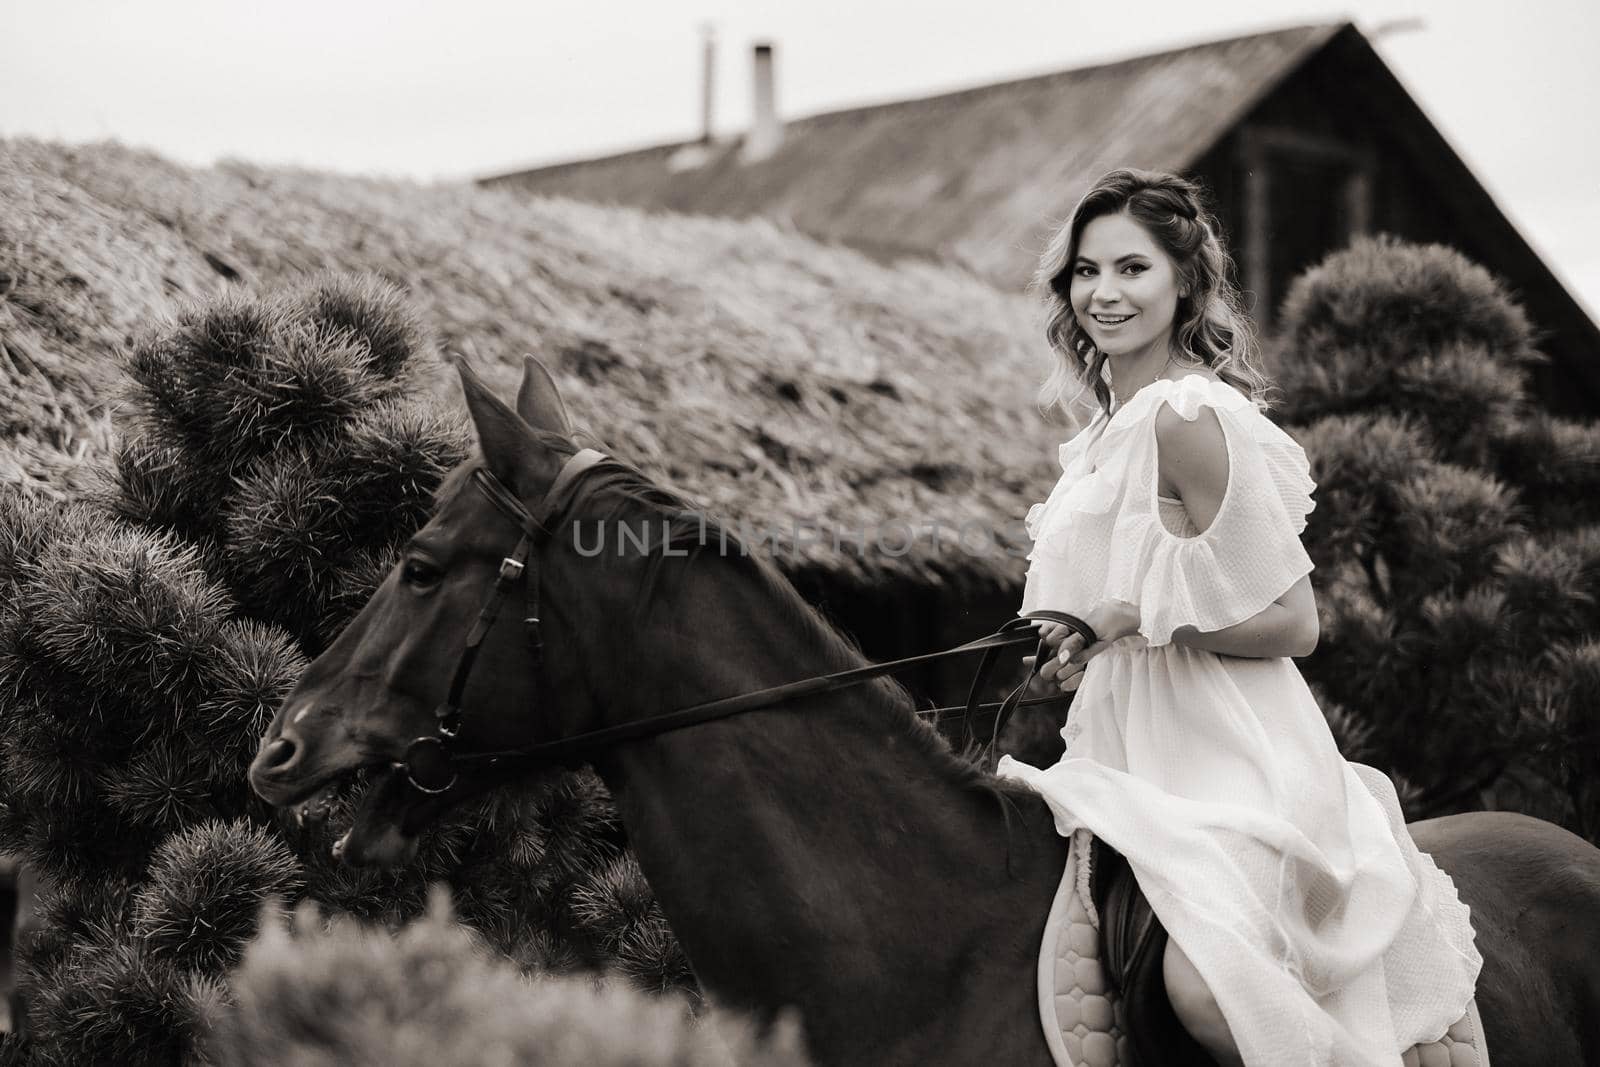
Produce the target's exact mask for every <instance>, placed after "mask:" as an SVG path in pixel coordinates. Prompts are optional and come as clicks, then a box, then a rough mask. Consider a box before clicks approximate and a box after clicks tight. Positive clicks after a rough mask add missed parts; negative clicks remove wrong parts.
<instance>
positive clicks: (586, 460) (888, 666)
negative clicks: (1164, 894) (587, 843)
mask: <svg viewBox="0 0 1600 1067" xmlns="http://www.w3.org/2000/svg"><path fill="white" fill-rule="evenodd" d="M601 464H613V465H617V466H625V465H623V464H620V463H618V462H617V461H616V460H614V459H611V458H610V457H608V456H606V455H605V454H604V453H602V452H599V451H597V450H596V449H592V448H585V449H582V450H580V451H579V452H577V453H575V454H574V455H573V456H572V457H571V458H569V459H568V460H567V462H566V463H565V464H564V465H563V466H562V468H561V472H560V473H559V474H558V475H557V476H556V479H555V481H554V482H552V483H551V485H550V489H549V491H548V492H546V494H545V496H544V499H543V501H541V503H540V506H539V508H538V515H537V516H536V515H534V514H533V513H531V512H529V511H528V509H527V508H525V507H524V506H523V504H522V502H521V501H520V500H518V499H517V497H516V496H515V495H514V494H513V493H511V492H510V490H508V489H507V488H506V487H505V486H504V485H503V484H502V483H501V482H500V480H499V479H498V478H496V477H495V476H494V475H493V474H491V473H490V472H489V471H488V470H486V469H485V468H483V467H477V468H475V469H474V470H473V471H472V475H471V477H472V483H473V485H475V486H476V487H477V488H478V490H479V491H480V492H482V493H483V494H484V495H485V496H486V497H487V498H488V499H489V501H490V502H491V503H492V504H494V506H495V507H496V508H497V509H498V510H499V511H500V512H501V513H502V514H504V515H505V516H506V517H507V518H509V519H510V520H511V521H512V522H513V523H515V524H516V526H517V528H518V529H519V530H520V531H521V537H520V538H519V539H518V540H517V545H516V548H514V549H513V550H512V552H511V554H510V555H509V556H507V557H505V559H503V560H502V561H501V563H500V570H499V573H498V575H497V576H496V578H495V583H494V588H493V589H492V590H491V591H490V594H489V598H488V600H487V601H486V602H485V603H484V605H483V608H482V610H480V611H479V613H478V618H477V621H476V622H474V623H473V626H472V630H471V631H470V632H469V633H468V634H467V641H466V646H465V647H464V648H463V650H462V653H461V659H460V660H458V661H457V663H456V670H455V674H454V675H453V676H452V678H451V680H450V691H449V695H448V696H447V697H446V698H445V701H444V703H442V704H440V705H439V707H438V709H437V710H436V711H435V712H434V715H435V717H436V719H437V720H438V729H437V731H436V732H435V733H434V734H433V735H431V736H427V737H419V738H417V739H416V740H414V741H412V742H411V744H410V745H409V746H408V747H407V748H406V752H405V756H404V758H403V759H402V760H401V761H400V762H399V763H397V764H395V766H396V767H397V768H403V769H404V770H405V772H406V777H407V780H408V781H409V782H410V784H411V786H412V787H413V788H414V789H417V790H419V791H420V792H423V793H429V794H436V793H443V792H444V791H446V790H447V789H449V788H451V787H452V786H453V785H455V784H456V781H457V780H458V778H459V776H460V772H461V770H462V769H464V768H468V767H472V766H476V765H479V764H491V765H493V764H501V763H507V764H511V765H513V766H523V765H526V766H530V767H531V766H542V765H549V764H564V763H571V762H573V761H574V760H575V759H576V758H577V757H578V756H581V755H583V754H585V753H590V752H595V751H599V750H603V749H605V748H609V747H611V746H613V745H616V744H620V743H622V742H624V741H633V740H638V739H639V738H643V737H651V736H654V735H656V734H661V733H666V732H667V731H669V730H681V729H683V728H684V727H687V726H695V725H698V724H700V723H704V722H711V721H713V720H716V719H725V718H728V717H729V716H732V715H738V714H740V713H742V712H746V711H754V710H756V709H758V708H768V707H771V706H773V705H775V704H780V703H783V702H785V701H789V700H794V699H796V698H798V697H803V696H814V695H816V694H819V693H829V692H833V691H834V690H837V689H844V688H847V687H849V686H853V685H859V684H861V683H862V682H866V681H869V680H871V679H873V678H880V677H883V676H884V675H887V674H891V673H893V672H894V671H897V670H899V669H901V668H902V667H908V666H910V665H912V664H915V663H925V662H928V661H931V660H937V659H943V658H945V657H947V656H955V655H963V654H966V653H971V652H982V653H983V659H982V660H981V661H980V662H979V664H978V668H977V671H976V673H975V674H974V676H973V679H972V685H971V687H970V689H969V690H968V692H967V702H966V704H964V705H961V706H959V707H947V708H930V709H927V710H925V711H919V712H917V714H918V715H925V716H933V717H934V718H935V721H936V722H937V721H939V719H941V718H943V717H944V716H945V714H946V713H948V712H953V711H960V712H961V713H962V734H963V739H964V743H966V744H971V743H972V742H973V741H974V740H975V735H974V731H973V719H974V717H975V716H976V715H977V713H978V711H979V710H980V709H988V708H995V709H997V711H996V714H995V719H994V726H993V729H992V730H991V732H990V736H989V741H988V743H987V744H986V745H985V746H984V749H983V759H984V761H985V762H987V760H988V759H989V757H990V755H992V752H993V749H994V746H995V744H996V743H997V741H998V740H999V737H1000V732H1001V730H1002V729H1004V728H1005V725H1006V723H1007V722H1008V721H1009V720H1010V718H1011V715H1012V713H1013V712H1014V711H1015V710H1016V709H1017V708H1018V707H1020V706H1026V705H1034V704H1046V703H1055V702H1058V701H1060V700H1064V699H1067V694H1061V695H1060V696H1047V697H1036V698H1033V699H1031V700H1023V699H1022V694H1023V692H1024V691H1025V690H1026V689H1027V686H1028V679H1026V678H1025V679H1023V681H1022V682H1021V684H1019V685H1018V686H1017V687H1016V688H1015V689H1014V690H1012V692H1011V694H1010V695H1009V696H1007V697H1006V698H1005V700H1003V701H1001V702H999V703H998V704H995V703H989V704H980V703H979V700H978V698H979V696H980V695H981V694H982V692H983V688H984V686H985V684H986V683H987V681H988V678H989V675H990V674H991V673H992V671H993V668H994V664H995V662H996V660H997V659H998V658H999V654H1000V650H1001V649H1003V648H1007V647H1009V646H1011V645H1017V644H1022V643H1023V642H1025V641H1030V640H1037V642H1038V644H1037V648H1036V650H1035V659H1034V670H1035V671H1038V670H1039V668H1040V667H1042V666H1043V664H1044V653H1045V652H1046V650H1047V649H1046V645H1045V642H1044V639H1043V638H1041V637H1037V636H1036V634H1035V633H1034V631H1033V628H1032V623H1033V622H1035V621H1040V620H1042V621H1048V622H1056V623H1061V624H1062V625H1065V626H1067V627H1068V628H1070V629H1072V630H1073V631H1075V632H1076V633H1078V634H1079V635H1080V636H1081V637H1083V639H1084V642H1085V647H1087V646H1089V645H1093V644H1095V643H1096V642H1097V641H1098V640H1099V639H1098V637H1097V636H1096V635H1095V632H1094V630H1093V628H1091V627H1090V626H1089V624H1088V623H1086V622H1084V621H1083V620H1082V619H1079V618H1077V617H1076V616H1073V615H1069V614H1067V613H1066V612H1062V611H1035V612H1029V613H1028V614H1026V615H1019V616H1018V617H1017V618H1015V619H1008V620H1007V621H1006V622H1005V623H1004V624H1003V625H1002V626H1001V627H1000V628H999V629H998V630H996V631H995V632H994V633H992V634H988V635H986V636H984V637H980V638H977V639H976V640H973V641H968V642H967V643H965V644H962V645H957V646H955V647H954V648H947V649H943V650H941V651H938V652H925V653H922V654H920V655H915V656H906V657H904V658H903V659H897V660H890V661H887V662H885V663H874V664H869V665H867V666H865V667H855V668H852V669H849V670H843V671H836V672H834V673H832V674H824V675H818V676H815V677H811V678H802V679H800V680H799V681H794V682H788V683H785V684H783V685H775V686H771V687H768V688H766V689H757V690H755V691H753V692H749V693H741V694H739V695H737V696H730V697H723V698H720V699H717V700H711V701H707V702H705V703H701V704H695V705H693V706H692V707H687V708H679V709H677V710H676V711H669V712H665V713H663V714H661V715H655V716H651V717H650V718H646V719H639V720H636V721H633V722H626V723H618V724H617V725H614V726H606V727H602V728H600V729H598V730H590V731H587V732H585V733H581V734H574V735H573V736H571V737H563V738H559V739H557V740H553V741H542V742H537V743H535V744H531V745H525V746H523V747H521V748H513V749H504V750H501V751H496V752H472V753H458V752H456V751H454V743H455V740H456V738H457V736H458V735H459V734H460V732H461V724H462V720H463V718H464V712H463V710H462V706H461V700H462V696H463V694H464V692H465V690H466V685H467V679H468V677H469V676H470V675H471V673H472V667H473V664H474V662H475V661H476V660H477V655H478V649H479V647H480V646H481V645H482V643H483V639H484V637H485V636H487V634H488V632H489V629H490V628H491V627H492V626H493V625H494V622H495V620H496V618H498V617H499V613H500V609H501V606H502V604H503V602H504V600H505V597H506V595H507V594H508V593H509V592H510V591H511V587H512V586H513V585H514V584H516V583H517V582H518V581H519V580H522V581H523V583H524V586H525V593H524V595H525V597H526V603H527V609H528V610H527V614H526V615H525V616H524V618H523V623H524V624H525V625H526V626H527V627H528V629H529V634H530V641H531V651H532V653H533V656H534V660H535V666H537V664H538V661H539V658H540V656H541V652H542V642H541V641H540V638H539V576H538V572H537V569H536V568H535V569H534V570H531V571H530V570H529V562H530V560H533V559H535V558H536V551H535V550H536V549H537V548H538V547H539V546H541V545H543V544H544V543H545V542H546V541H547V540H548V539H549V537H550V535H551V529H552V527H553V526H554V524H555V523H556V522H557V521H558V520H559V519H560V518H561V516H562V515H563V514H564V513H565V511H566V509H567V507H568V505H569V503H570V499H571V497H572V495H573V493H574V491H575V489H576V487H577V485H578V483H579V482H580V480H581V479H582V478H583V476H584V475H585V474H587V473H588V472H589V471H591V470H593V469H594V468H595V467H597V466H599V465H601ZM1023 630H1026V631H1027V632H1025V633H1024V632H1019V631H1023Z"/></svg>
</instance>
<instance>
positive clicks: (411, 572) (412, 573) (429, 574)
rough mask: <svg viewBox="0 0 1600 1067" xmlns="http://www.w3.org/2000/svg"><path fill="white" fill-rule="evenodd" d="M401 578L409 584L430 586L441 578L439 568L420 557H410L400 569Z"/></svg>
mask: <svg viewBox="0 0 1600 1067" xmlns="http://www.w3.org/2000/svg"><path fill="white" fill-rule="evenodd" d="M400 580H401V581H403V582H405V583H406V584H407V585H415V586H429V585H432V584H434V583H435V582H437V581H438V580H439V568H437V567H435V566H434V565H433V564H431V563H428V562H425V561H423V560H420V559H408V560H406V562H405V566H403V567H402V568H401V569H400Z"/></svg>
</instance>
